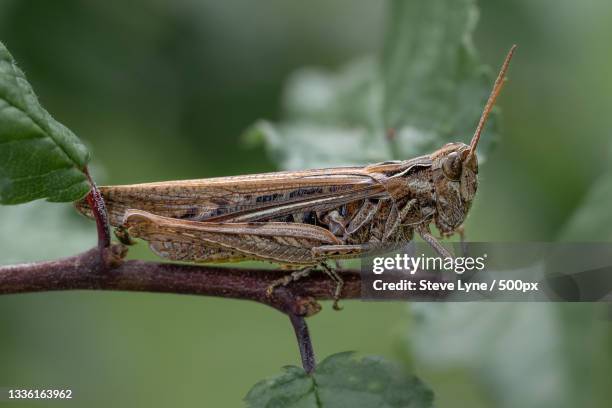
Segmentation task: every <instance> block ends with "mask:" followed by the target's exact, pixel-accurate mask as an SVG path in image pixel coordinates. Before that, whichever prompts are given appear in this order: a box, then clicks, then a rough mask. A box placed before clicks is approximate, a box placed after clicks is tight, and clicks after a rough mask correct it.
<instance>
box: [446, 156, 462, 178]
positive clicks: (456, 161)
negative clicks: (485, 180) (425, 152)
mask: <svg viewBox="0 0 612 408" xmlns="http://www.w3.org/2000/svg"><path fill="white" fill-rule="evenodd" d="M442 171H443V172H444V175H445V176H446V177H447V178H449V179H450V180H459V178H460V177H461V158H460V157H459V154H457V152H452V153H450V154H449V155H448V156H447V157H446V159H444V163H442Z"/></svg>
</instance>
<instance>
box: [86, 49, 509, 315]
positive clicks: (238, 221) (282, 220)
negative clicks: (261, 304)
mask: <svg viewBox="0 0 612 408" xmlns="http://www.w3.org/2000/svg"><path fill="white" fill-rule="evenodd" d="M515 47H516V46H513V47H512V48H511V49H510V51H509V52H508V55H507V56H506V59H505V60H504V63H503V65H502V67H501V70H500V72H499V75H498V77H497V79H496V80H495V84H494V86H493V90H492V92H491V95H490V96H489V99H488V101H487V103H486V105H485V107H484V110H483V113H482V116H481V117H480V121H479V123H478V126H477V127H476V131H475V132H474V136H473V137H472V140H471V142H470V144H469V145H466V144H464V143H448V144H446V145H444V146H443V147H442V148H440V149H438V150H437V151H435V152H433V153H432V154H430V155H426V156H421V157H416V158H414V159H410V160H403V161H388V162H383V163H376V164H370V165H367V166H363V167H337V168H327V169H317V170H304V171H287V172H276V173H265V174H253V175H246V176H235V177H219V178H209V179H200V180H184V181H167V182H159V183H146V184H134V185H124V186H105V187H100V191H101V193H102V195H103V196H104V199H105V201H106V205H107V208H108V211H109V218H110V223H111V225H113V226H116V227H121V228H123V229H124V230H126V231H127V233H128V234H129V235H130V236H133V237H138V238H142V239H144V240H146V241H148V242H149V245H150V247H151V249H152V250H153V251H154V252H155V253H157V254H159V255H160V256H162V257H165V258H169V259H172V260H181V261H195V262H229V261H242V260H265V261H272V262H275V263H280V264H285V265H292V266H302V267H304V269H303V270H300V271H296V272H294V273H293V274H291V275H288V276H286V277H285V278H284V279H281V280H279V281H278V283H275V284H274V285H272V286H271V289H273V288H274V287H275V286H277V284H287V283H289V282H290V281H291V280H293V279H297V278H298V277H300V276H303V275H305V274H306V272H307V271H308V270H309V268H311V267H313V266H316V265H321V266H323V268H324V269H325V271H326V272H328V273H329V274H330V276H331V277H332V278H333V279H334V280H335V281H336V282H337V287H336V292H335V299H336V301H337V299H338V298H339V296H340V292H341V290H342V279H341V278H340V277H339V276H338V275H337V274H336V273H335V272H334V271H333V270H332V269H331V268H329V267H327V266H326V264H325V261H327V260H330V259H341V258H351V257H357V256H361V255H364V254H367V253H368V252H371V251H373V250H380V249H383V248H385V247H389V246H394V245H396V244H397V243H398V242H405V241H409V240H411V239H412V238H413V236H414V232H415V231H416V232H417V233H418V234H419V235H420V236H421V238H423V240H425V241H426V242H428V243H429V244H430V245H431V246H432V247H433V248H434V250H435V251H436V252H437V253H438V254H439V255H441V256H443V257H449V256H452V255H451V254H450V253H449V252H448V250H446V249H445V248H444V246H442V245H441V244H440V243H439V242H438V240H437V239H436V238H435V237H434V236H433V235H432V234H431V231H430V227H429V226H430V224H431V223H434V224H435V226H436V227H437V229H438V230H439V231H440V233H441V234H442V236H445V237H446V236H450V235H452V234H454V233H456V232H457V231H458V230H459V229H460V228H461V225H462V224H463V222H464V220H465V218H466V215H467V213H468V211H469V209H470V206H471V204H472V201H473V199H474V195H475V193H476V188H477V174H478V160H477V157H476V146H477V145H478V141H479V139H480V135H481V133H482V130H483V127H484V125H485V123H486V121H487V118H488V116H489V113H490V112H491V109H492V107H493V105H494V103H495V99H496V98H497V96H498V95H499V92H500V91H501V89H502V87H503V84H504V77H505V74H506V71H507V69H508V65H509V63H510V59H511V58H512V55H513V53H514V50H515ZM76 207H77V209H78V210H79V211H80V212H82V213H84V214H86V215H88V216H90V217H91V216H92V214H91V211H90V208H89V206H88V204H87V201H86V200H81V201H79V202H77V203H76ZM270 293H271V292H270ZM336 306H337V303H336V302H335V303H334V307H336Z"/></svg>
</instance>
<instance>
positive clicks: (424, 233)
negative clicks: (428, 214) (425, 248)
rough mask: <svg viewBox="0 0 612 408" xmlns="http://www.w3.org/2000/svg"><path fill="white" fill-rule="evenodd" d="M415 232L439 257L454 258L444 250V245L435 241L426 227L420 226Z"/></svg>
mask: <svg viewBox="0 0 612 408" xmlns="http://www.w3.org/2000/svg"><path fill="white" fill-rule="evenodd" d="M417 231H418V233H419V235H420V236H421V238H423V240H424V241H425V242H427V243H428V244H429V245H431V247H432V248H433V249H434V251H436V252H437V253H438V255H440V256H441V257H442V258H454V257H455V256H454V255H453V254H451V253H450V252H449V250H448V249H446V248H444V245H442V244H441V243H440V241H438V240H437V239H436V237H434V236H433V235H432V234H431V232H430V231H429V228H428V227H427V226H420V227H419V228H417Z"/></svg>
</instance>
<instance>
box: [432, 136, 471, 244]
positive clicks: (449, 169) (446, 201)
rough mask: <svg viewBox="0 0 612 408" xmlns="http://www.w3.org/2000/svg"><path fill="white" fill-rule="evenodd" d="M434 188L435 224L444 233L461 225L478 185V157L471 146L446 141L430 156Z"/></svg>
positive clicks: (450, 231)
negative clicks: (445, 143)
mask: <svg viewBox="0 0 612 408" xmlns="http://www.w3.org/2000/svg"><path fill="white" fill-rule="evenodd" d="M431 160H432V171H433V183H434V188H435V190H436V213H437V214H436V217H435V223H436V226H437V227H438V229H439V230H440V232H442V233H443V234H449V233H452V232H453V231H454V230H455V229H457V227H459V226H461V224H463V221H464V220H465V217H466V216H467V213H468V211H469V209H470V207H471V205H472V201H473V200H474V196H475V195H476V188H477V187H478V159H477V157H476V154H475V153H472V150H471V148H470V146H468V145H466V144H464V143H448V144H447V145H445V146H444V147H442V148H441V149H439V150H437V151H436V152H435V153H433V154H432V155H431Z"/></svg>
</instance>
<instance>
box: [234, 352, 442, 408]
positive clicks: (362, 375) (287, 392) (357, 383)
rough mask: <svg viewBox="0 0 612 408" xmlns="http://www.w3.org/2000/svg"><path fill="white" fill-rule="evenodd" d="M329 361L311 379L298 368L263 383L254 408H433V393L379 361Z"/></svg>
mask: <svg viewBox="0 0 612 408" xmlns="http://www.w3.org/2000/svg"><path fill="white" fill-rule="evenodd" d="M352 357H353V353H351V352H345V353H338V354H334V355H332V356H329V357H327V358H326V359H325V360H323V361H322V362H321V363H320V364H319V366H318V367H317V368H316V370H315V372H314V373H313V374H312V376H309V375H308V374H306V373H305V372H304V370H302V369H301V368H298V367H293V366H291V367H285V372H284V373H282V374H280V375H278V376H276V377H273V378H270V379H267V380H264V381H261V382H259V383H257V384H255V386H254V387H253V388H252V389H251V391H249V393H248V395H247V396H246V398H245V400H246V402H247V404H248V406H249V407H251V408H263V407H265V408H272V407H291V408H298V407H299V408H309V407H323V408H325V407H351V408H360V407H364V408H365V407H368V408H369V407H379V408H393V407H403V408H422V407H431V406H432V403H433V393H432V392H431V390H429V388H427V387H426V386H425V385H424V384H423V383H422V382H421V381H420V380H419V379H418V378H416V377H414V376H412V375H408V374H406V373H405V372H404V371H403V370H402V369H401V368H400V367H398V366H396V365H394V364H391V363H389V362H386V361H384V360H383V359H381V358H379V357H364V358H363V359H362V360H356V359H354V358H352Z"/></svg>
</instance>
